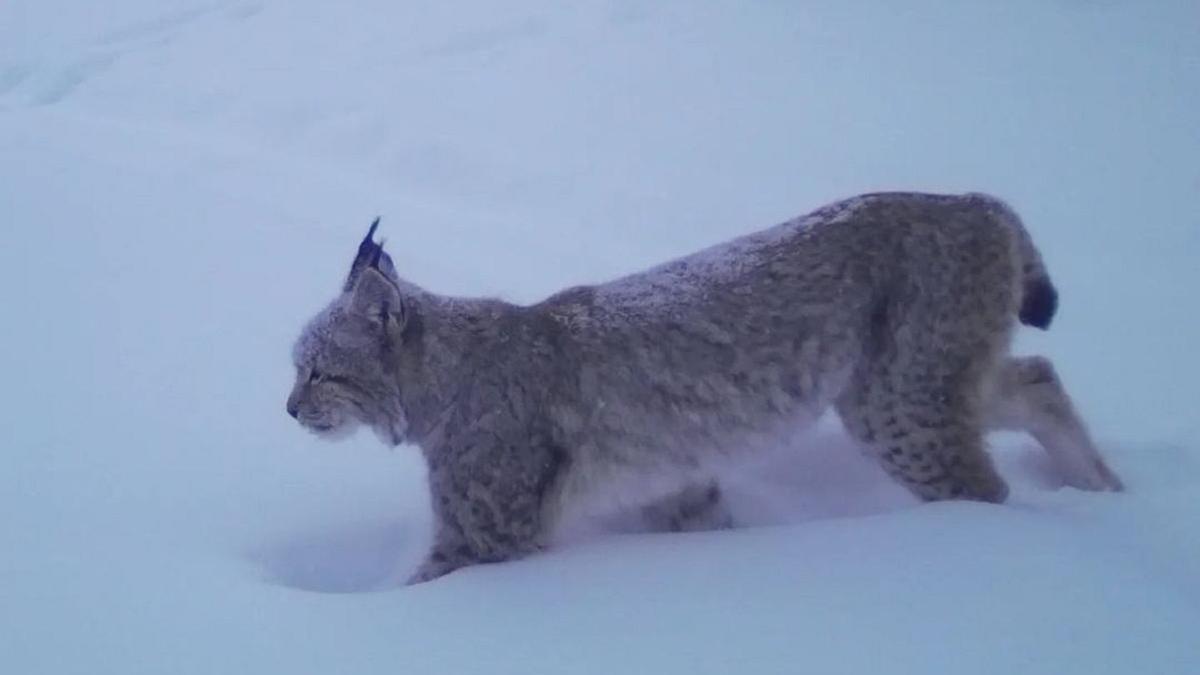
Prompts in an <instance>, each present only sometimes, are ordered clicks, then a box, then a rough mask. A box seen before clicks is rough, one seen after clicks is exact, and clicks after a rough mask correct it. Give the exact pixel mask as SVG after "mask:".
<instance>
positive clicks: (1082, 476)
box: [985, 356, 1124, 490]
mask: <svg viewBox="0 0 1200 675" xmlns="http://www.w3.org/2000/svg"><path fill="white" fill-rule="evenodd" d="M996 378H997V379H996V383H995V389H994V391H993V392H992V395H991V397H990V400H989V404H988V407H987V411H986V416H985V421H986V423H987V425H988V427H989V428H992V429H1005V430H1010V431H1025V432H1028V433H1029V434H1030V435H1031V436H1033V437H1034V439H1035V440H1037V442H1038V443H1039V444H1041V446H1042V447H1043V448H1044V449H1045V450H1046V453H1047V454H1049V455H1050V458H1051V461H1053V462H1054V464H1055V467H1056V468H1057V469H1058V471H1059V472H1060V473H1061V475H1062V477H1063V480H1064V481H1065V482H1066V484H1067V485H1070V486H1071V487H1075V488H1079V489H1082V490H1122V489H1124V485H1123V484H1122V483H1121V479H1120V478H1118V477H1117V475H1116V474H1115V473H1113V471H1112V470H1111V469H1109V468H1108V465H1107V464H1106V463H1105V462H1104V458H1103V457H1101V455H1100V452H1099V451H1098V450H1097V449H1096V446H1095V444H1094V443H1092V439H1091V436H1090V435H1089V434H1088V431H1087V427H1086V426H1085V425H1084V423H1083V421H1082V420H1081V419H1080V418H1079V415H1078V414H1077V413H1076V412H1075V406H1074V405H1072V403H1071V398H1070V396H1068V395H1067V392H1066V389H1065V388H1064V387H1063V385H1062V381H1061V380H1060V379H1059V377H1058V374H1057V373H1056V372H1055V370H1054V365H1053V364H1052V363H1051V362H1050V360H1049V359H1047V358H1044V357H1041V356H1032V357H1010V358H1008V359H1007V360H1005V361H1004V363H1003V364H1002V365H1001V367H1000V369H999V372H997V374H996Z"/></svg>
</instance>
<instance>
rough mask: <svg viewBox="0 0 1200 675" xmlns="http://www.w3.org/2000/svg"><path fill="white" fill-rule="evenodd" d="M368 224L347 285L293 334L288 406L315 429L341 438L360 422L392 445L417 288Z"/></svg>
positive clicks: (398, 438)
mask: <svg viewBox="0 0 1200 675" xmlns="http://www.w3.org/2000/svg"><path fill="white" fill-rule="evenodd" d="M378 225H379V219H378V218H376V219H375V222H374V223H372V224H371V229H370V230H369V231H368V232H367V236H366V237H364V238H363V240H362V243H361V244H359V247H358V255H356V256H355V258H354V263H353V265H351V267H350V274H349V275H348V276H347V278H346V283H345V284H344V285H343V287H342V293H341V295H340V296H338V298H337V299H335V300H334V301H333V302H332V303H330V304H329V306H328V307H326V308H325V309H324V310H322V311H321V312H320V313H319V314H317V315H316V316H315V317H313V319H312V320H311V321H309V323H308V325H307V326H306V327H305V328H304V331H303V332H302V333H301V334H300V338H299V339H298V340H297V341H296V345H295V347H294V348H293V350H292V360H293V361H294V362H295V366H296V383H295V385H294V386H293V387H292V393H291V395H290V396H288V400H287V411H288V414H289V415H291V416H292V417H294V418H295V419H296V420H297V421H298V422H300V424H302V425H303V426H305V427H306V428H308V429H309V430H311V431H313V432H314V433H317V434H318V435H321V436H324V437H328V438H341V437H344V436H347V435H349V434H350V433H351V432H353V431H354V429H355V428H357V426H358V425H360V424H365V425H367V426H369V427H370V428H371V429H372V430H374V431H375V433H376V434H377V435H378V436H379V437H380V439H381V440H383V441H384V442H385V443H388V444H389V445H397V444H399V443H402V442H403V441H404V440H405V437H406V434H407V431H408V420H407V417H406V416H405V414H404V409H403V408H402V407H401V405H400V390H399V384H400V383H399V378H398V377H397V375H398V373H396V371H395V366H396V363H397V355H398V354H399V351H400V349H401V348H402V346H403V340H404V337H405V327H406V324H407V321H406V319H407V315H408V311H409V310H410V309H411V308H410V307H409V306H408V305H409V302H410V300H411V299H412V296H411V294H410V293H407V292H405V291H404V290H402V287H405V288H407V284H405V283H404V282H403V281H401V280H400V279H399V278H397V276H396V272H395V268H394V267H393V265H392V261H391V258H390V257H389V256H388V254H386V253H384V252H383V244H382V243H378V244H377V243H375V241H374V240H373V238H372V237H373V235H374V234H375V228H376V227H377V226H378Z"/></svg>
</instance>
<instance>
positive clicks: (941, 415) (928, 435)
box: [837, 393, 1008, 503]
mask: <svg viewBox="0 0 1200 675" xmlns="http://www.w3.org/2000/svg"><path fill="white" fill-rule="evenodd" d="M837 410H838V414H839V415H840V416H841V418H842V422H843V424H844V425H845V427H846V431H847V432H848V433H849V434H850V436H851V437H853V438H854V439H855V440H857V441H858V442H859V443H861V444H862V445H863V446H865V448H866V449H867V451H868V452H869V454H871V455H873V456H874V457H876V458H877V459H878V460H879V463H880V464H881V465H882V466H883V469H884V470H885V471H886V472H887V473H888V475H889V476H891V477H892V478H893V479H895V480H896V481H897V482H899V483H900V484H901V485H904V486H905V487H906V488H908V489H909V491H911V492H912V493H913V494H915V495H916V496H917V497H919V498H921V499H923V500H925V501H934V500H941V499H972V500H976V501H984V502H995V503H999V502H1003V501H1004V500H1005V499H1006V498H1007V497H1008V486H1007V484H1005V482H1004V479H1003V478H1001V477H1000V474H998V473H997V472H996V469H995V467H994V466H993V465H992V460H991V457H989V456H988V454H987V452H986V451H985V449H984V442H983V433H982V430H981V429H980V426H979V424H978V423H977V422H976V421H975V420H974V419H973V418H972V415H970V414H969V413H968V412H967V411H964V410H962V409H961V408H960V407H959V406H957V405H955V403H954V402H953V399H952V398H949V397H946V398H943V397H942V395H940V394H937V393H930V394H923V395H917V394H910V395H909V396H897V397H895V398H881V397H870V396H868V397H865V398H863V397H861V396H849V397H845V398H843V399H842V400H841V401H840V402H839V403H838V405H837Z"/></svg>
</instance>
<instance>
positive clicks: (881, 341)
mask: <svg viewBox="0 0 1200 675" xmlns="http://www.w3.org/2000/svg"><path fill="white" fill-rule="evenodd" d="M378 222H379V221H378V219H376V221H375V223H373V224H372V225H371V228H370V230H369V231H368V233H367V236H366V237H365V238H364V239H363V240H362V243H361V244H360V245H359V248H358V253H357V256H356V257H355V258H354V262H353V264H352V265H351V268H350V273H349V275H348V277H347V279H346V281H345V283H344V285H343V287H342V291H341V294H340V295H339V296H338V297H337V298H336V299H334V300H333V302H332V303H330V304H329V305H328V306H327V307H326V308H325V309H324V310H322V311H321V312H320V313H319V314H317V315H316V317H315V318H313V319H312V320H311V321H310V323H309V324H308V325H307V327H306V328H305V329H304V331H303V333H302V334H301V336H300V338H299V339H298V341H297V342H296V345H295V347H294V350H293V359H294V361H295V366H296V373H297V376H296V382H295V386H294V387H293V389H292V392H291V395H290V396H289V397H288V401H287V411H288V413H289V414H290V415H291V416H292V417H294V418H296V419H297V420H298V421H299V422H300V423H301V424H302V425H303V426H305V427H307V428H308V429H310V430H311V431H314V432H316V433H318V434H320V435H324V436H332V437H337V436H341V435H343V434H344V433H346V432H347V431H348V430H351V429H353V428H354V427H355V426H357V425H366V426H368V427H370V428H371V429H373V430H374V431H375V432H376V433H377V435H378V436H379V437H380V438H381V439H382V440H383V441H384V442H386V443H388V444H390V445H399V444H402V443H411V444H415V445H417V446H419V447H420V448H421V451H422V453H423V455H424V458H425V460H426V462H427V464H428V468H429V488H430V494H431V497H432V507H433V513H434V518H435V527H434V543H433V546H432V550H431V551H430V552H429V554H428V556H427V558H426V559H425V561H424V563H423V564H422V565H421V566H420V567H419V568H418V569H417V571H416V572H415V574H413V575H412V577H411V579H410V583H417V582H422V581H427V580H430V579H434V578H437V577H440V576H442V575H444V574H447V573H448V572H451V571H453V570H455V569H458V568H461V567H464V566H467V565H473V564H477V563H486V562H498V561H505V560H512V559H516V558H519V557H521V556H525V555H527V554H530V553H532V552H535V551H538V550H540V549H543V548H544V547H546V546H547V545H548V543H549V542H550V541H551V536H552V534H553V533H554V532H555V528H556V526H557V525H558V524H559V523H560V521H561V520H562V517H563V513H564V510H566V509H567V508H568V507H571V506H572V505H573V504H576V503H579V502H581V501H586V500H588V499H592V498H593V497H594V496H595V495H597V494H603V493H604V491H605V490H606V489H611V488H613V487H619V486H620V485H622V484H636V483H639V482H642V481H645V480H646V479H647V478H655V479H656V480H661V481H662V482H663V483H665V484H669V485H673V486H674V487H673V488H672V490H677V492H675V493H673V494H668V493H666V492H664V493H662V494H655V495H653V497H654V499H656V501H653V502H652V503H649V504H647V505H646V506H645V515H646V517H647V519H648V520H649V521H650V522H652V523H654V524H655V525H656V526H659V527H663V528H667V529H698V528H704V527H723V526H728V525H729V524H730V522H731V520H730V518H729V514H728V512H727V511H726V510H725V507H724V505H723V502H722V496H721V491H720V487H719V484H718V482H717V481H716V480H713V479H712V476H713V473H712V471H713V469H712V466H713V463H712V460H716V459H719V458H722V457H736V456H737V455H741V454H746V453H752V452H755V451H756V450H761V449H764V448H766V447H770V446H778V445H780V444H781V443H788V442H789V441H791V440H792V439H794V438H795V437H796V435H797V433H798V432H799V431H801V430H802V429H804V428H805V426H806V425H808V424H810V423H811V422H813V421H814V420H815V419H816V418H817V417H818V416H819V415H821V414H822V412H823V411H825V410H826V409H828V408H832V409H834V410H835V411H836V412H837V414H838V415H839V417H840V418H841V420H842V422H843V424H844V426H845V428H846V430H847V432H848V433H849V434H850V436H852V437H853V438H854V439H855V440H856V441H857V442H858V443H859V444H860V445H861V447H862V448H863V450H864V451H865V452H867V453H868V454H869V455H870V456H872V457H874V458H876V459H877V460H878V461H879V462H880V464H881V465H882V467H883V468H884V469H885V470H886V472H887V473H888V474H889V475H890V476H891V477H892V478H893V479H895V480H896V481H898V482H899V483H900V484H902V485H904V486H905V487H906V488H908V489H909V490H910V491H911V492H912V493H914V494H915V495H916V496H917V497H919V498H920V499H923V500H941V499H971V500H980V501H985V502H1002V501H1003V500H1004V499H1005V498H1006V496H1007V494H1008V488H1007V485H1006V483H1005V481H1004V480H1003V479H1002V478H1001V477H1000V475H999V474H998V473H997V472H996V469H995V468H994V467H993V464H992V461H991V459H990V457H989V455H988V454H987V452H986V451H985V446H984V433H985V432H986V431H988V430H990V429H1001V428H1003V429H1017V430H1024V431H1028V432H1030V433H1031V434H1032V435H1033V436H1034V437H1035V438H1036V439H1037V440H1038V441H1039V442H1040V443H1041V444H1042V445H1043V447H1044V448H1045V450H1046V451H1047V452H1048V453H1049V455H1050V457H1051V459H1052V460H1053V462H1054V464H1055V465H1056V466H1057V468H1058V469H1059V470H1060V472H1061V474H1062V477H1063V480H1064V481H1065V483H1067V484H1069V485H1072V486H1075V487H1078V488H1082V489H1087V490H1119V489H1121V487H1122V486H1121V482H1120V480H1119V479H1118V478H1117V476H1116V475H1115V474H1114V473H1113V472H1112V471H1111V470H1109V468H1108V467H1107V466H1106V465H1105V462H1104V460H1103V459H1102V458H1101V456H1100V454H1099V453H1098V452H1097V450H1096V448H1095V446H1094V445H1093V443H1092V441H1091V439H1090V438H1089V435H1088V432H1087V430H1086V428H1085V426H1084V425H1083V423H1082V422H1081V421H1080V419H1079V416H1078V415H1077V414H1076V412H1075V410H1074V408H1073V406H1072V404H1071V401H1070V398H1069V397H1068V396H1067V394H1066V392H1065V390H1064V388H1063V386H1062V384H1061V383H1060V381H1059V378H1058V377H1057V375H1056V374H1055V371H1054V368H1053V367H1052V365H1051V363H1050V362H1049V361H1048V360H1046V359H1044V358H1040V357H1029V358H1016V357H1013V356H1010V355H1009V343H1010V340H1011V336H1012V333H1013V331H1014V329H1015V326H1016V323H1017V321H1018V320H1019V321H1020V322H1022V323H1025V324H1028V325H1032V326H1036V327H1039V328H1042V329H1045V328H1047V327H1048V326H1049V323H1050V320H1051V318H1052V317H1053V315H1054V313H1055V310H1056V308H1057V292H1056V291H1055V289H1054V286H1053V285H1052V284H1051V282H1050V279H1049V277H1048V275H1047V272H1046V270H1045V268H1044V267H1043V264H1042V260H1041V257H1040V254H1039V253H1038V251H1037V249H1036V248H1035V247H1034V245H1033V243H1032V241H1031V240H1030V238H1029V235H1028V234H1027V232H1026V230H1025V228H1024V226H1023V225H1022V223H1021V221H1020V219H1019V218H1018V217H1017V215H1016V214H1015V213H1014V212H1013V211H1012V210H1011V209H1010V208H1009V207H1008V206H1007V205H1005V204H1004V203H1003V202H1001V201H999V200H997V199H995V198H993V197H990V196H987V195H980V194H967V195H933V194H920V193H876V194H867V195H861V196H857V197H853V198H850V199H846V200H843V201H839V202H836V203H833V204H830V205H828V206H825V207H823V208H821V209H819V210H817V211H815V212H813V213H810V214H808V215H805V216H802V217H799V218H796V219H794V220H791V221H788V222H785V223H783V224H780V225H777V226H775V227H772V228H769V229H766V230H762V231H760V232H757V233H753V234H750V235H747V236H744V237H741V238H739V239H735V240H732V241H730V242H727V243H724V244H721V245H718V246H715V247H712V248H710V249H707V250H704V251H701V252H699V253H696V254H694V255H691V256H688V257H684V258H681V259H678V260H675V261H673V262H668V263H666V264H664V265H661V266H659V267H656V268H653V269H651V270H648V271H645V272H641V273H638V274H634V275H631V276H628V277H625V278H622V279H618V280H615V281H610V282H608V283H603V284H598V285H595V286H579V287H575V288H570V289H567V290H564V291H562V292H560V293H557V294H555V295H553V296H551V297H549V298H547V299H546V300H544V301H542V302H539V303H537V304H534V305H530V306H519V305H514V304H510V303H507V302H503V301H500V300H496V299H475V298H460V297H447V296H443V295H438V294H435V293H432V292H429V291H426V290H424V289H422V288H420V287H418V286H416V285H414V284H413V283H411V282H409V281H406V280H405V279H403V278H401V277H400V276H398V275H397V274H396V270H395V266H394V264H393V262H392V259H391V257H390V256H389V255H388V254H387V253H385V252H384V251H383V247H382V245H381V244H376V243H375V241H374V233H375V229H376V226H377V225H378Z"/></svg>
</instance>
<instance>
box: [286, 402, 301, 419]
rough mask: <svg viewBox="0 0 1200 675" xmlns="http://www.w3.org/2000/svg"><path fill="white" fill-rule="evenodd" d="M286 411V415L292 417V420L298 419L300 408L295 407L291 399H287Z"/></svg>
mask: <svg viewBox="0 0 1200 675" xmlns="http://www.w3.org/2000/svg"><path fill="white" fill-rule="evenodd" d="M287 411H288V414H289V415H291V416H292V419H298V418H299V416H300V407H299V406H297V405H296V402H295V401H293V400H291V399H288V402H287Z"/></svg>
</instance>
